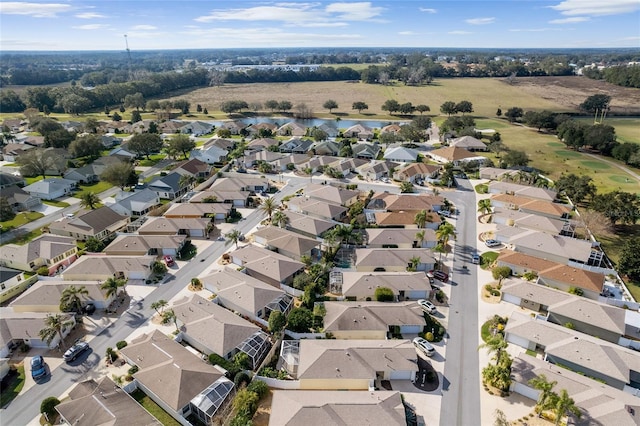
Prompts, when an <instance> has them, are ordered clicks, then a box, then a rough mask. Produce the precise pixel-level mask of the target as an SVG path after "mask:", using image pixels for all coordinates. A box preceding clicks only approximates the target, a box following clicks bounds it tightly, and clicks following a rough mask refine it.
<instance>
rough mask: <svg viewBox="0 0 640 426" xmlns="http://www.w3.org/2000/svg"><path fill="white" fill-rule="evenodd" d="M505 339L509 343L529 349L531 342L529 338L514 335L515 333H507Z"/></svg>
mask: <svg viewBox="0 0 640 426" xmlns="http://www.w3.org/2000/svg"><path fill="white" fill-rule="evenodd" d="M505 339H506V341H507V342H509V343H513V344H514V345H517V346H520V347H521V348H525V349H529V345H530V344H531V343H530V342H529V340H527V339H526V338H524V337H520V336H516V335H515V334H511V333H507V335H506V336H505Z"/></svg>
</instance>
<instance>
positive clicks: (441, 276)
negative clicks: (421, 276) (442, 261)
mask: <svg viewBox="0 0 640 426" xmlns="http://www.w3.org/2000/svg"><path fill="white" fill-rule="evenodd" d="M431 275H433V278H435V279H436V280H438V281H442V282H443V283H446V282H447V281H449V275H448V274H447V273H446V272H442V271H429V272H428V273H427V276H431Z"/></svg>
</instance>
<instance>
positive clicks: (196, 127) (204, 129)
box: [180, 121, 214, 136]
mask: <svg viewBox="0 0 640 426" xmlns="http://www.w3.org/2000/svg"><path fill="white" fill-rule="evenodd" d="M213 128H214V125H213V124H211V123H207V122H205V121H190V122H189V123H187V124H185V125H184V126H182V127H180V133H186V134H188V135H192V136H202V135H206V134H207V133H211V132H212V131H213Z"/></svg>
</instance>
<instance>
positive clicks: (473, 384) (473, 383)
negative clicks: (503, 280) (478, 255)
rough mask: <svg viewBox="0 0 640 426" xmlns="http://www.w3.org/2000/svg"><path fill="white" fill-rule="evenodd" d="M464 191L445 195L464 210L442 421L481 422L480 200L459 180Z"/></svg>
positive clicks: (458, 226)
mask: <svg viewBox="0 0 640 426" xmlns="http://www.w3.org/2000/svg"><path fill="white" fill-rule="evenodd" d="M458 184H459V188H460V189H461V191H460V190H459V191H455V192H446V193H443V194H441V195H443V196H445V197H447V198H448V199H449V200H451V201H452V202H453V203H454V204H455V205H456V207H457V208H458V209H459V210H460V215H459V216H458V218H457V224H456V230H457V231H458V234H457V241H456V246H455V247H456V249H455V253H454V261H453V271H452V273H451V274H450V275H452V277H453V278H450V282H451V286H452V287H451V298H450V308H449V323H448V324H449V328H448V330H447V332H448V334H449V339H448V340H447V360H446V363H445V367H444V374H443V376H444V377H443V384H442V389H443V396H442V403H441V408H440V424H441V425H459V426H467V425H477V424H479V419H480V415H481V412H480V368H479V365H478V363H479V358H478V344H479V343H478V335H479V325H478V286H477V283H478V276H477V273H476V267H475V266H474V265H473V264H472V263H471V256H472V255H473V253H475V252H476V242H475V239H476V238H477V235H476V214H475V213H476V210H477V208H476V203H475V194H474V192H473V191H474V190H473V187H472V186H471V184H470V183H469V181H467V180H458Z"/></svg>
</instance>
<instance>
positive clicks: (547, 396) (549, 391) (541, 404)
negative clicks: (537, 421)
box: [529, 374, 558, 417]
mask: <svg viewBox="0 0 640 426" xmlns="http://www.w3.org/2000/svg"><path fill="white" fill-rule="evenodd" d="M556 383H558V382H556V381H555V380H554V381H553V382H550V381H549V380H547V376H545V375H544V374H540V375H539V376H537V377H534V378H533V379H531V380H529V385H530V386H533V388H534V389H537V390H539V391H540V395H538V401H537V402H536V411H537V412H538V417H539V416H540V415H541V414H542V412H543V411H544V410H548V409H550V408H551V407H552V405H553V400H554V399H555V397H556V396H557V395H556V393H555V392H554V391H553V387H554V386H555V385H556Z"/></svg>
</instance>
